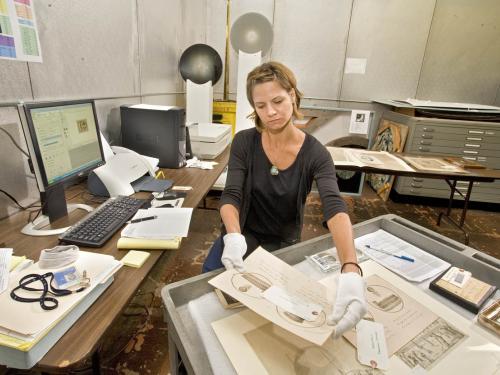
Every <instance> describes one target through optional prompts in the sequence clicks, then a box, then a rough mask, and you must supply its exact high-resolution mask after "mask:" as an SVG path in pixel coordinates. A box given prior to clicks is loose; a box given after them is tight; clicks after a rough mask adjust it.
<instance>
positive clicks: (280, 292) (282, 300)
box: [262, 285, 323, 322]
mask: <svg viewBox="0 0 500 375" xmlns="http://www.w3.org/2000/svg"><path fill="white" fill-rule="evenodd" d="M262 297H264V298H265V299H267V300H268V301H269V302H271V303H273V304H275V305H276V306H278V307H281V308H282V309H283V310H285V311H287V312H289V313H292V314H294V315H297V316H298V317H300V318H302V319H304V320H307V321H311V322H312V321H315V320H316V319H317V318H318V315H319V314H320V313H321V311H322V310H323V308H322V307H321V305H319V304H316V303H312V302H309V301H304V300H303V299H301V298H299V297H297V296H294V295H293V294H290V293H288V292H287V291H286V290H284V289H282V288H280V287H279V286H275V285H273V286H271V287H269V288H268V289H266V290H265V291H264V292H263V293H262Z"/></svg>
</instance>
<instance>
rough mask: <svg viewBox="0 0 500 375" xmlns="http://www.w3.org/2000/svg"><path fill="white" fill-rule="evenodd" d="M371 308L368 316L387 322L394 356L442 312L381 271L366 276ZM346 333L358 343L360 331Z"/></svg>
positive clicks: (386, 336)
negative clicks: (436, 310) (420, 300)
mask: <svg viewBox="0 0 500 375" xmlns="http://www.w3.org/2000/svg"><path fill="white" fill-rule="evenodd" d="M365 281H366V302H367V303H368V305H367V306H368V312H367V313H366V315H365V319H368V320H371V321H374V322H377V323H381V324H382V325H383V326H384V331H385V339H386V340H387V352H388V355H389V356H391V355H393V354H394V353H396V352H397V351H398V350H399V349H401V348H402V347H403V346H404V345H406V344H407V343H408V342H409V341H410V340H411V339H412V338H414V337H415V336H417V335H418V334H419V333H420V332H422V331H423V330H424V329H425V328H427V327H428V326H429V325H430V324H432V322H434V321H435V320H436V319H437V318H438V316H437V315H436V314H434V313H433V312H432V311H431V310H429V309H427V308H426V307H425V306H423V305H421V304H420V303H418V302H417V301H415V300H414V299H413V298H411V297H410V296H408V295H406V294H405V293H404V292H403V291H402V290H400V289H398V288H397V287H396V286H394V285H392V284H391V283H389V282H388V281H387V280H384V279H383V278H382V277H380V276H378V275H371V276H368V277H366V278H365ZM344 337H345V338H346V339H347V340H349V341H350V342H351V343H352V344H353V345H354V346H356V347H357V338H356V332H355V331H354V330H349V331H347V332H346V333H345V334H344Z"/></svg>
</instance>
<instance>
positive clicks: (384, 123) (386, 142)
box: [366, 119, 408, 202]
mask: <svg viewBox="0 0 500 375" xmlns="http://www.w3.org/2000/svg"><path fill="white" fill-rule="evenodd" d="M407 136H408V126H406V125H403V124H399V123H397V122H393V121H389V120H386V119H381V120H380V124H379V128H378V130H377V135H376V136H375V140H374V142H373V145H372V147H371V150H374V151H387V152H403V149H404V146H405V142H406V137H407ZM366 180H367V181H368V184H370V186H371V187H372V188H373V189H374V190H375V191H376V192H377V194H378V195H379V196H380V198H382V199H383V200H384V202H385V201H387V199H389V193H390V192H391V188H392V184H393V183H394V176H393V175H385V174H376V173H370V174H368V175H367V177H366Z"/></svg>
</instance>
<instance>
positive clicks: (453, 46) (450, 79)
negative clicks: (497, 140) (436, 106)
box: [417, 0, 500, 105]
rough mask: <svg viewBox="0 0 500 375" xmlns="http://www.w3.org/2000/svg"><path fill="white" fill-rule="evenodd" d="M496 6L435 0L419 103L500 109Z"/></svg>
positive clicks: (486, 1) (499, 15)
mask: <svg viewBox="0 0 500 375" xmlns="http://www.w3.org/2000/svg"><path fill="white" fill-rule="evenodd" d="M499 90H500V2H499V1H498V0H476V1H468V0H438V1H437V4H436V11H435V13H434V20H433V22H432V28H431V31H430V35H429V42H428V46H427V49H426V53H425V60H424V61H423V66H422V75H421V78H420V82H419V87H418V92H417V96H418V98H420V99H430V100H436V101H451V102H465V103H481V104H492V105H500V98H499V94H500V93H499Z"/></svg>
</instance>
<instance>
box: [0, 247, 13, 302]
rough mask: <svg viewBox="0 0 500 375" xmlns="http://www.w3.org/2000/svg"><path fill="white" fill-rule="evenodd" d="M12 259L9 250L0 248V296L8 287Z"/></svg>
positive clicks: (10, 250)
mask: <svg viewBox="0 0 500 375" xmlns="http://www.w3.org/2000/svg"><path fill="white" fill-rule="evenodd" d="M11 257H12V249H11V248H0V294H1V293H2V292H3V291H4V290H6V289H7V286H8V285H9V270H10V258H11Z"/></svg>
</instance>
